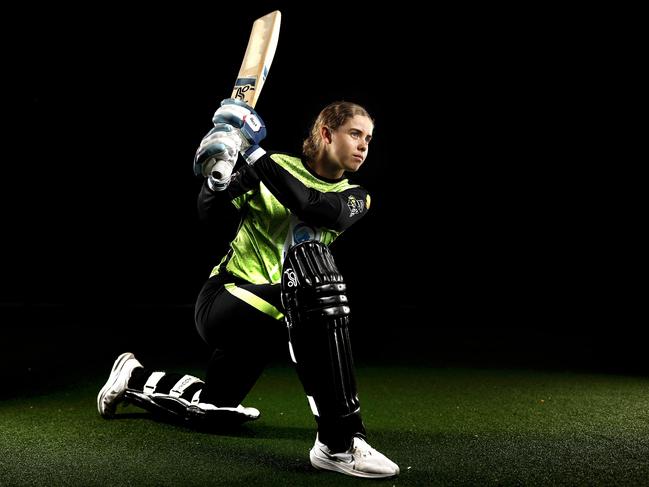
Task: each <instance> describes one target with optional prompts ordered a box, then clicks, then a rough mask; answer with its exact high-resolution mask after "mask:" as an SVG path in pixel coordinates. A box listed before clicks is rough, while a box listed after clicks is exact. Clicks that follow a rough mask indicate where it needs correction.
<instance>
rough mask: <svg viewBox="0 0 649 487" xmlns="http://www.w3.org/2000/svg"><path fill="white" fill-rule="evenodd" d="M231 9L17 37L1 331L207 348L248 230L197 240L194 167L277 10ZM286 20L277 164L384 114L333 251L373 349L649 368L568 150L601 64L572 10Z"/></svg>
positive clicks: (630, 298)
mask: <svg viewBox="0 0 649 487" xmlns="http://www.w3.org/2000/svg"><path fill="white" fill-rule="evenodd" d="M228 5H230V6H229V7H224V6H223V7H219V6H218V5H213V6H211V7H209V8H208V9H202V8H198V7H195V8H191V7H183V8H176V7H173V8H172V7H171V6H170V7H168V8H161V9H157V10H155V11H153V10H148V11H146V12H143V11H132V10H125V9H119V10H117V9H114V10H105V11H98V12H78V11H75V12H71V11H70V12H66V11H64V10H56V11H43V10H40V11H39V12H38V13H34V12H24V13H22V14H17V15H16V17H15V18H14V19H13V20H14V21H15V22H16V23H17V24H18V25H19V26H20V28H19V29H17V31H16V32H17V33H16V34H15V35H13V37H12V39H11V41H12V43H13V45H14V46H15V49H14V50H13V54H12V55H11V61H12V65H11V67H12V69H11V70H10V81H12V84H11V89H7V91H6V95H7V106H11V107H17V108H18V110H17V111H16V112H15V116H14V118H13V123H12V124H11V125H12V129H11V131H10V132H9V134H10V138H11V139H12V140H11V141H10V142H11V143H12V146H13V143H16V142H17V144H18V145H17V148H18V151H17V152H16V153H15V154H12V155H11V158H10V159H11V160H8V161H6V164H7V165H8V166H10V167H9V168H8V170H9V174H10V177H9V178H7V179H6V180H5V184H3V186H6V187H5V188H4V191H3V199H6V201H4V202H3V206H4V208H5V209H6V210H8V211H7V213H6V218H5V224H6V228H7V229H8V231H7V233H6V234H5V245H6V249H5V252H3V269H4V270H3V274H4V275H3V280H2V296H1V298H2V306H3V313H4V315H5V316H6V317H7V318H6V319H5V324H3V326H6V327H7V328H8V327H12V326H13V327H14V328H19V329H21V330H23V331H22V332H21V333H22V334H21V335H20V336H19V338H18V340H19V341H22V342H23V343H22V344H19V345H18V346H17V347H14V346H13V345H11V346H12V348H13V349H14V350H15V349H16V348H17V349H18V350H20V349H21V347H24V348H25V349H26V350H29V349H30V348H31V347H32V345H33V342H32V344H30V340H29V338H33V336H34V335H36V336H37V335H38V332H36V333H35V334H34V335H33V334H32V330H33V329H37V330H41V331H42V330H43V328H44V327H45V328H46V329H47V330H48V332H49V333H51V334H52V337H51V340H50V341H49V343H50V344H54V345H56V344H57V341H64V340H68V339H70V337H71V336H73V335H74V333H79V330H83V336H84V339H85V340H87V341H90V342H91V344H90V345H88V346H89V347H93V346H94V347H97V346H102V344H103V345H104V346H106V347H109V348H110V346H111V345H112V344H114V342H111V340H109V339H108V340H107V339H106V337H107V335H109V334H115V333H120V332H121V328H120V327H123V328H128V329H129V330H130V331H129V333H131V334H137V331H138V330H146V333H147V334H148V333H149V332H150V331H151V329H152V328H154V329H157V330H161V329H162V330H164V332H163V333H161V334H160V335H164V336H167V337H171V336H173V335H174V334H177V333H179V331H178V330H184V331H183V332H182V333H185V334H186V335H187V336H190V335H191V336H192V337H193V330H192V324H191V309H190V308H191V305H192V303H193V301H194V299H195V297H196V294H197V292H198V290H199V289H200V286H201V285H202V283H203V281H204V279H205V278H206V277H207V276H208V275H209V272H210V270H211V268H212V266H213V265H214V264H215V263H216V262H218V260H219V259H220V257H221V255H222V254H223V252H224V251H225V249H226V247H227V242H228V240H229V238H230V237H231V236H232V235H233V232H232V229H230V228H224V229H205V228H202V227H201V226H200V225H199V222H198V220H197V216H196V211H195V201H196V195H197V193H198V189H199V186H200V184H201V181H200V180H199V179H197V178H196V177H194V176H193V173H192V168H191V163H192V157H193V154H194V151H195V148H196V146H197V144H198V143H199V142H200V140H201V138H202V136H203V135H204V134H205V133H206V132H207V131H208V130H209V128H210V122H211V115H212V113H213V112H214V110H215V109H216V108H217V107H218V103H219V101H220V100H221V99H222V98H224V97H227V96H229V94H230V91H231V88H232V84H233V82H234V79H235V77H236V73H237V71H238V69H239V65H240V62H241V58H242V56H243V52H244V50H245V46H246V42H247V39H248V35H249V32H250V27H251V24H252V21H253V20H254V19H255V18H257V17H259V16H261V15H263V14H265V13H267V12H268V11H270V10H272V9H273V8H275V6H274V5H273V6H265V7H263V8H257V7H249V8H244V7H243V5H242V6H239V7H237V6H233V5H231V4H228ZM268 5H270V4H268ZM275 5H276V6H277V7H278V8H280V9H281V10H282V13H283V23H282V28H281V34H280V41H279V46H278V50H277V54H276V56H275V60H274V62H273V65H272V68H271V70H270V75H269V77H268V81H267V83H266V85H265V87H264V89H263V92H262V95H261V98H260V101H259V103H258V105H257V109H258V111H259V113H260V114H261V115H262V117H263V118H264V120H265V122H266V124H267V126H268V137H267V139H266V141H265V142H264V146H265V147H267V148H269V149H282V150H289V151H293V152H297V151H299V148H300V145H301V141H302V139H303V138H304V137H305V135H306V133H307V129H308V126H309V124H310V123H311V121H312V120H313V118H314V117H315V115H316V114H317V112H318V111H319V110H320V109H321V108H322V107H323V106H324V105H325V104H326V103H328V102H330V101H333V100H336V99H346V100H350V101H355V102H358V103H360V104H362V105H364V106H366V108H368V110H369V111H370V112H371V113H372V114H373V115H374V117H375V118H376V129H375V139H374V141H373V142H372V147H371V151H370V156H369V158H368V161H367V163H366V165H365V166H364V167H363V168H362V170H361V172H360V173H359V174H358V175H357V178H356V179H357V181H358V182H360V183H361V184H363V185H365V186H366V187H367V188H368V189H369V190H370V192H371V194H372V211H371V212H370V214H369V215H368V216H367V218H365V219H364V220H363V221H361V222H360V223H359V224H358V225H357V226H355V227H353V228H352V229H351V230H350V231H349V232H348V233H346V234H345V235H343V236H342V237H341V238H340V239H339V241H338V242H337V243H336V244H335V246H334V252H335V255H336V258H337V260H338V261H339V265H340V267H341V270H342V271H343V273H344V275H345V276H346V279H347V280H348V282H349V286H350V296H351V299H352V302H353V305H354V309H355V313H356V315H355V316H356V323H357V324H356V327H357V330H358V331H357V334H358V335H359V337H360V336H363V337H364V339H363V340H358V341H359V342H362V341H367V342H369V343H372V344H376V346H381V347H382V348H381V350H382V351H383V352H387V353H388V354H393V353H394V354H397V355H399V354H400V355H405V356H418V357H424V358H426V357H428V358H430V357H434V356H437V355H444V356H461V357H465V358H466V357H469V358H470V357H491V358H494V357H497V358H498V360H499V361H501V362H504V363H508V361H510V362H511V363H514V362H516V363H518V362H521V361H522V362H526V359H527V358H529V359H530V360H531V361H534V360H543V361H545V362H546V363H550V364H557V363H558V364H569V365H575V364H577V365H578V364H583V363H587V364H589V365H593V366H596V367H604V368H611V367H612V366H613V368H615V367H617V368H620V367H626V368H634V369H637V368H638V367H642V360H641V359H639V358H637V357H638V354H639V351H640V350H639V349H638V345H637V344H638V340H637V339H638V338H639V337H640V336H641V329H640V325H638V323H637V322H634V319H635V318H634V315H633V313H632V312H631V311H630V308H631V305H632V304H633V302H634V300H635V298H636V296H634V295H633V292H632V291H629V289H628V288H627V287H625V286H621V285H620V283H619V279H617V277H616V275H617V274H616V272H617V267H616V266H617V265H618V264H617V262H616V259H615V258H614V257H613V258H612V254H616V253H617V246H616V238H615V237H614V236H615V235H617V233H616V232H618V231H619V230H620V229H619V228H618V227H617V223H615V222H616V219H615V217H614V215H613V214H612V212H611V207H610V206H609V195H610V194H611V193H612V189H611V188H610V187H607V186H606V185H604V186H603V187H602V186H600V185H594V184H591V181H590V177H589V172H590V171H589V168H588V164H589V161H588V160H584V157H583V152H582V151H581V150H580V148H579V147H578V146H577V145H576V144H574V142H575V140H576V139H578V138H579V134H580V131H581V130H583V128H582V125H581V122H580V121H581V120H582V119H583V118H584V117H586V118H587V117H588V115H589V110H592V108H590V107H589V103H588V101H589V99H590V96H591V91H590V90H591V88H589V86H588V85H587V84H584V83H583V79H584V73H588V72H589V70H590V69H591V68H590V65H589V64H588V57H587V56H585V55H584V52H587V51H588V49H587V47H586V48H584V46H583V44H581V43H580V42H579V41H578V39H574V33H573V32H572V31H571V27H570V26H569V25H566V24H565V23H563V22H562V21H561V20H560V19H561V16H560V15H554V13H548V12H530V11H520V12H511V11H509V12H500V11H494V10H489V11H485V10H470V9H468V7H467V8H466V9H463V8H458V9H456V10H453V11H452V10H451V9H444V8H435V7H433V10H432V11H431V12H430V13H427V14H426V15H425V16H424V15H423V14H422V13H421V12H420V11H419V10H414V9H413V8H411V7H410V6H409V5H408V4H407V3H406V4H402V5H401V8H396V7H391V8H390V9H387V8H386V9H385V10H380V9H379V10H376V9H373V8H371V7H369V6H367V5H363V4H354V5H334V4H328V5H326V6H325V8H323V9H322V10H320V11H317V12H315V11H314V12H309V11H308V10H307V9H298V8H295V7H288V6H286V5H285V4H284V3H282V2H280V3H277V4H275ZM505 14H506V15H505ZM75 16H76V17H75ZM79 16H80V17H79ZM14 63H15V64H14ZM11 113H14V112H11ZM16 128H17V129H18V130H17V131H16V132H15V133H14V130H15V129H16ZM143 309H146V310H147V311H146V312H143V311H142V310H143ZM169 309H183V310H185V311H182V312H180V315H179V318H178V319H176V317H175V315H174V318H173V319H171V320H170V318H169V316H171V315H170V314H169ZM165 317H166V321H167V324H166V325H165V326H164V327H161V328H155V327H156V326H157V325H156V324H155V323H159V322H163V321H165ZM179 321H181V322H183V323H182V324H180V323H179ZM66 326H67V327H73V329H74V330H75V331H74V333H69V332H68V333H66V332H65V330H66ZM52 327H53V328H52ZM75 327H76V328H75ZM52 329H55V330H60V338H57V336H59V335H57V333H58V332H53V331H52ZM156 335H157V334H156ZM48 336H49V335H48ZM148 338H149V339H150V340H152V341H153V342H155V340H161V343H163V342H164V338H162V337H161V336H158V337H157V338H156V337H151V336H149V337H148ZM5 343H7V342H5ZM120 343H121V342H120ZM106 344H108V345H106ZM372 346H375V345H372ZM395 348H398V349H399V351H398V353H397V351H395ZM113 351H114V352H118V350H111V353H112V352H113ZM532 359H533V360H532Z"/></svg>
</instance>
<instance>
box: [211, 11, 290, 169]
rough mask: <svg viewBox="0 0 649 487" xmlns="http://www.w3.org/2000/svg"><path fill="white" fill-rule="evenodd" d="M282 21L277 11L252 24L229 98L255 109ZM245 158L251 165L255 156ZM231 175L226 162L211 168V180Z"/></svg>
mask: <svg viewBox="0 0 649 487" xmlns="http://www.w3.org/2000/svg"><path fill="white" fill-rule="evenodd" d="M281 20H282V14H281V13H280V11H279V10H275V11H273V12H271V13H269V14H266V15H264V16H263V17H259V18H258V19H257V20H255V21H254V22H253V24H252V31H251V32H250V38H249V39H248V47H246V53H245V54H244V56H243V62H242V63H241V68H239V74H238V75H237V80H236V81H235V82H234V89H233V90H232V95H231V96H230V98H234V99H237V100H241V101H243V102H245V103H246V104H247V105H248V106H250V107H252V108H254V107H255V105H256V104H257V100H259V94H260V93H261V89H262V88H263V87H264V83H265V82H266V77H267V76H268V70H269V69H270V65H271V63H272V62H273V57H275V50H276V49H277V41H278V40H279V25H280V23H281ZM242 155H243V156H244V158H245V159H246V161H248V162H249V163H250V162H251V161H252V160H254V159H250V157H255V156H252V155H246V154H243V153H242ZM231 172H232V168H231V167H230V166H229V165H228V164H227V163H225V162H223V161H217V162H216V164H214V167H213V168H212V169H211V174H212V177H213V178H214V179H216V180H221V181H223V180H225V179H229V176H230V173H231Z"/></svg>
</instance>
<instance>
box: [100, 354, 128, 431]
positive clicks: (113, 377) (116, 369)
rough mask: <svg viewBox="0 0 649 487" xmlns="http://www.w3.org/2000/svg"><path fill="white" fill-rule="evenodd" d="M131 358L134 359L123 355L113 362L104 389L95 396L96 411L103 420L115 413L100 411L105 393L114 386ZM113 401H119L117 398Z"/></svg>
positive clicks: (105, 410)
mask: <svg viewBox="0 0 649 487" xmlns="http://www.w3.org/2000/svg"><path fill="white" fill-rule="evenodd" d="M132 358H135V356H134V355H133V354H132V353H130V352H126V353H123V354H121V355H120V356H119V357H117V360H115V363H114V364H113V369H112V370H111V371H110V376H109V377H108V381H107V382H106V384H104V387H102V388H101V390H100V391H99V394H97V411H99V414H100V415H101V416H102V417H104V418H110V417H112V416H113V414H114V413H115V412H114V411H109V410H107V409H103V410H102V403H103V399H104V397H105V396H106V393H107V392H108V391H109V390H110V389H111V388H112V387H113V386H114V385H115V382H117V378H118V377H119V374H120V372H121V371H122V368H123V367H124V364H125V363H126V361H127V360H130V359H132ZM115 399H119V396H117V397H116V398H115Z"/></svg>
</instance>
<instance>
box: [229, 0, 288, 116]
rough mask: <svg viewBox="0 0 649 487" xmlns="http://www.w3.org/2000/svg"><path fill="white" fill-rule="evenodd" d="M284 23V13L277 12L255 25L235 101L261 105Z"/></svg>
mask: <svg viewBox="0 0 649 487" xmlns="http://www.w3.org/2000/svg"><path fill="white" fill-rule="evenodd" d="M281 20H282V14H281V13H280V11H279V10H275V11H274V12H271V13H269V14H267V15H264V16H263V17H260V18H258V19H257V20H255V21H254V23H253V24H252V31H251V32H250V38H249V39H248V47H247V48H246V53H245V55H244V56H243V62H242V63H241V68H240V69H239V75H238V76H237V80H236V82H235V83H234V89H233V90H232V96H231V98H236V99H238V100H241V101H244V102H245V103H247V104H248V105H249V106H251V107H253V108H254V106H255V105H256V104H257V100H258V99H259V94H260V93H261V89H262V88H263V86H264V83H265V82H266V77H267V76H268V71H269V70H270V65H271V63H272V62H273V57H274V56H275V50H276V49H277V41H278V40H279V26H280V23H281Z"/></svg>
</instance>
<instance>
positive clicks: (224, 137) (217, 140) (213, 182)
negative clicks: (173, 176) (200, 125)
mask: <svg viewBox="0 0 649 487" xmlns="http://www.w3.org/2000/svg"><path fill="white" fill-rule="evenodd" d="M240 149H241V136H240V135H239V131H238V130H237V129H235V128H234V127H232V126H231V125H229V124H225V123H219V124H217V125H216V126H215V127H214V128H213V129H212V130H210V132H209V133H208V134H207V135H206V136H205V137H204V138H203V140H202V141H201V144H200V146H199V147H198V150H197V151H196V156H195V157H194V173H195V174H197V175H201V176H204V177H206V178H208V184H209V185H210V187H211V188H212V189H213V190H219V189H220V190H223V189H225V188H226V187H227V185H228V183H229V182H230V176H231V174H232V171H233V170H234V166H235V165H236V163H237V156H238V154H239V150H240Z"/></svg>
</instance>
